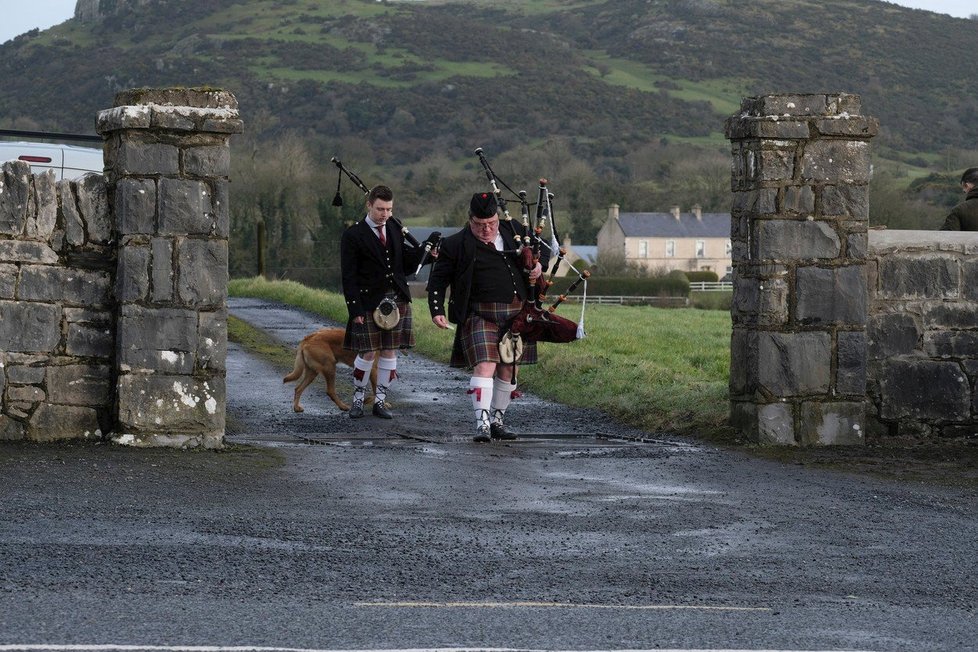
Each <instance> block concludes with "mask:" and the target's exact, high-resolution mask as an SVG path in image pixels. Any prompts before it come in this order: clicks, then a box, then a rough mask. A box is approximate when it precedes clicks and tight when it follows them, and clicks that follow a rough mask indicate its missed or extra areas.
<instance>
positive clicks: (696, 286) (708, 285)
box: [689, 281, 733, 292]
mask: <svg viewBox="0 0 978 652" xmlns="http://www.w3.org/2000/svg"><path fill="white" fill-rule="evenodd" d="M689 289H690V290H698V291H700V292H704V291H706V290H732V289H733V283H731V282H730V281H694V282H691V283H690V284H689Z"/></svg>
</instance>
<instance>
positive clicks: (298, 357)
mask: <svg viewBox="0 0 978 652" xmlns="http://www.w3.org/2000/svg"><path fill="white" fill-rule="evenodd" d="M304 367H305V363H304V362H303V361H302V347H301V346H300V347H299V350H298V351H296V352H295V367H294V368H293V369H292V372H291V373H290V374H289V375H288V376H286V377H285V378H283V379H282V382H283V383H291V382H292V381H293V380H296V379H298V378H299V376H301V375H302V369H303V368H304Z"/></svg>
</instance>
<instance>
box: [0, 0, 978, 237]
mask: <svg viewBox="0 0 978 652" xmlns="http://www.w3.org/2000/svg"><path fill="white" fill-rule="evenodd" d="M975 28H976V22H975V21H972V20H962V19H955V18H950V17H947V16H942V15H939V14H934V13H930V12H926V11H920V10H911V9H905V8H901V7H898V6H896V5H892V4H889V3H886V2H878V1H875V0H818V1H814V0H668V1H666V0H564V1H559V0H455V1H451V2H450V1H447V0H403V1H393V0H383V1H378V0H79V4H78V10H77V12H76V18H75V19H74V20H71V21H68V22H67V23H65V24H63V25H60V26H57V27H55V28H52V29H50V30H47V31H44V32H37V31H34V32H31V33H28V34H26V35H22V36H20V37H18V38H17V39H14V40H13V41H9V42H7V43H5V44H3V45H0V79H3V80H4V85H3V91H2V93H0V126H4V127H14V128H18V127H19V128H27V129H44V130H49V131H76V132H91V131H92V124H93V116H94V113H95V112H96V111H97V110H98V109H100V108H104V107H106V106H108V105H109V104H110V103H111V101H112V97H113V95H114V93H115V92H116V91H118V90H121V89H125V88H131V87H141V86H171V85H172V86H218V87H224V88H228V89H230V90H232V91H233V92H234V93H235V94H236V96H237V97H238V99H239V102H240V105H241V107H242V114H243V117H244V119H245V121H246V130H247V131H246V135H245V136H244V137H243V138H239V139H237V140H236V142H235V147H236V148H238V149H239V151H247V152H250V153H251V157H250V158H251V167H250V168H249V169H248V170H245V173H247V174H248V175H249V176H251V175H254V174H258V173H259V170H258V168H259V167H261V166H262V165H264V166H265V167H266V168H268V169H267V170H266V171H265V172H266V174H272V173H273V170H275V169H278V170H281V169H282V168H283V167H284V166H285V165H291V166H292V168H293V169H300V170H301V168H302V166H312V167H317V168H318V169H321V168H323V167H325V168H327V169H328V168H329V164H328V161H329V158H330V156H332V155H338V156H340V158H342V159H344V160H345V161H346V162H348V163H351V164H352V165H353V167H355V168H356V169H358V171H360V172H361V176H363V177H364V178H365V179H367V180H368V181H369V180H371V179H376V180H379V179H383V180H385V181H387V182H388V183H390V184H391V185H396V186H398V187H403V190H402V191H400V194H399V197H400V198H401V199H402V200H403V201H402V202H401V203H400V206H406V207H409V208H410V209H411V214H415V215H425V216H426V221H429V222H431V221H444V222H448V221H451V220H452V219H455V217H454V216H456V215H457V212H458V209H459V207H460V200H459V197H461V196H464V194H465V190H466V189H469V188H471V187H472V185H473V184H480V185H479V186H478V187H480V188H481V187H482V185H481V184H484V181H483V180H482V177H481V170H480V169H479V167H478V163H477V161H476V160H475V159H474V157H473V156H472V151H473V149H475V147H483V148H485V150H486V152H487V153H488V154H489V155H490V157H491V158H493V160H494V161H497V162H498V165H497V166H496V167H497V168H498V169H500V170H505V171H507V172H508V173H509V174H507V175H504V176H510V175H512V176H513V177H514V178H516V179H517V180H518V181H519V183H524V181H525V180H527V179H530V180H532V179H536V178H537V177H538V176H541V175H546V176H548V177H549V178H551V180H552V181H555V185H554V187H555V188H556V189H557V192H558V201H559V204H558V206H559V208H561V209H564V208H566V210H567V211H568V212H569V213H570V227H569V231H571V232H573V233H574V236H575V239H576V240H578V241H582V240H583V241H586V240H589V239H590V238H592V237H593V235H594V233H595V232H596V231H597V228H598V226H599V225H600V220H601V216H602V210H603V208H604V207H606V206H607V205H608V204H610V203H612V202H615V203H619V204H622V205H623V206H631V207H633V208H634V209H636V210H652V209H662V208H663V207H664V206H666V205H671V204H673V203H680V204H682V205H684V206H688V205H690V204H692V203H694V202H696V203H700V204H702V205H703V207H704V209H706V210H719V209H722V208H723V207H726V206H728V205H729V199H728V194H727V193H728V192H729V154H728V153H727V150H726V142H725V140H724V139H723V136H722V134H721V131H722V125H723V121H724V119H725V118H726V117H727V116H729V115H731V114H732V113H734V112H735V111H736V110H737V108H738V106H739V102H740V99H741V98H742V97H743V96H746V95H756V94H763V93H779V92H825V91H845V92H852V93H858V94H860V95H861V96H862V98H863V108H864V113H866V114H868V115H872V116H875V117H877V118H879V119H880V122H881V125H882V128H881V133H880V135H879V136H878V137H877V138H876V139H875V140H874V151H875V152H876V154H877V159H878V161H877V162H878V169H880V170H885V169H893V170H895V171H896V172H895V174H897V175H902V177H903V180H902V181H900V182H899V184H898V185H900V186H901V187H906V186H907V185H908V183H909V181H910V180H912V179H914V178H918V177H924V176H925V175H927V174H928V173H945V174H946V173H949V172H953V171H954V170H955V169H960V168H962V167H965V166H966V165H973V164H974V160H973V159H971V160H969V159H968V157H970V156H973V155H975V149H976V145H975V141H974V138H971V139H970V140H967V139H966V134H969V133H970V131H971V129H972V128H973V125H974V124H976V122H978V97H976V96H975V94H974V93H973V88H971V86H970V85H971V84H973V82H972V79H973V71H972V68H973V63H972V62H971V59H970V57H969V56H968V55H969V54H970V53H971V52H975V51H978V30H976V29H975ZM238 158H239V159H240V157H238ZM239 164H243V163H239ZM239 173H240V171H239ZM946 179H947V177H946V176H939V177H938V178H937V180H936V183H937V185H938V187H940V186H941V184H943V183H945V182H946ZM303 183H307V184H314V185H317V186H322V185H327V182H326V181H325V177H323V176H322V175H319V176H314V177H309V178H306V179H305V180H304V181H303ZM928 187H929V188H933V187H934V184H933V183H928ZM247 190H249V191H251V190H252V189H251V188H249V189H247ZM332 190H333V189H332V188H328V189H327V190H323V191H322V193H321V194H323V195H326V194H327V193H328V195H329V196H330V197H331V195H332ZM951 192H952V193H953V187H952V189H951ZM938 194H939V193H938ZM321 199H322V198H321V197H319V198H312V199H309V200H308V201H306V207H305V208H304V209H303V210H305V211H306V213H309V212H310V211H311V212H313V213H314V212H315V210H316V209H315V206H316V205H317V203H321V202H320V200H321ZM248 201H251V199H249V200H248ZM256 201H257V200H256ZM901 202H902V200H901V201H895V202H891V205H892V206H893V210H897V207H898V206H899V205H900V204H901ZM266 205H267V202H266ZM310 207H311V208H310ZM264 210H266V209H262V211H264ZM286 212H288V211H286ZM293 212H295V211H293ZM320 212H321V211H320ZM258 214H264V213H261V212H260V211H259V212H255V213H254V215H258ZM254 215H253V216H252V218H247V219H253V218H254ZM243 219H244V218H243ZM254 219H256V218H254ZM266 219H267V217H266ZM283 219H286V218H283ZM289 219H291V218H289ZM883 219H884V220H886V219H889V218H886V217H884V218H883ZM314 222H315V220H312V223H310V224H306V225H304V226H299V227H295V229H293V230H297V231H302V230H303V229H305V230H310V229H311V230H312V231H315V229H316V225H315V224H314ZM289 228H292V227H289ZM289 228H286V227H283V229H284V230H285V231H288V230H289ZM296 237H297V236H296Z"/></svg>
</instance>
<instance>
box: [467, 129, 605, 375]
mask: <svg viewBox="0 0 978 652" xmlns="http://www.w3.org/2000/svg"><path fill="white" fill-rule="evenodd" d="M475 153H476V155H477V156H478V157H479V162H480V163H481V164H482V168H483V170H485V173H486V177H487V178H488V180H489V186H490V188H491V189H492V192H493V194H494V195H495V196H496V203H497V204H498V205H499V207H500V210H501V211H502V213H503V219H506V220H512V219H513V217H512V216H511V215H510V214H509V211H508V210H507V208H506V200H505V198H504V197H503V196H502V191H501V190H500V186H503V187H505V188H506V189H507V190H508V191H509V192H511V193H512V194H513V195H515V196H516V198H517V200H518V201H519V202H520V217H521V219H522V222H523V235H522V236H520V235H517V236H516V242H515V245H516V247H517V251H518V253H519V256H520V259H521V261H522V264H523V267H524V268H525V270H526V272H527V273H529V272H530V271H531V270H533V269H534V268H535V267H536V265H537V263H539V262H540V258H541V252H542V250H543V249H544V248H546V249H547V250H548V251H549V252H550V254H551V255H552V254H554V253H555V252H556V254H557V255H556V257H555V258H554V260H553V266H552V267H551V268H550V275H549V277H548V278H546V279H544V275H543V274H541V275H540V277H539V278H536V279H531V280H530V295H529V296H528V297H527V299H526V300H525V301H524V302H523V306H522V307H521V308H520V312H519V313H518V314H517V315H516V316H515V317H514V318H513V319H512V320H511V321H510V323H509V324H508V326H507V328H506V332H505V333H504V334H503V336H502V338H501V339H500V342H499V355H500V359H501V360H502V361H503V362H504V363H507V364H510V363H512V364H516V363H518V362H519V360H520V357H521V356H522V354H523V347H524V345H525V344H526V343H527V342H555V343H561V344H563V343H567V342H573V341H574V340H578V339H581V338H583V337H584V336H585V332H584V305H585V303H586V300H587V279H588V277H590V276H591V273H590V272H589V271H587V270H584V271H579V270H578V269H577V268H576V267H574V266H573V265H572V264H571V263H570V262H569V261H568V263H567V264H568V265H569V266H570V268H571V269H572V270H573V271H574V273H576V274H577V278H576V279H575V280H574V281H573V282H572V283H571V284H570V286H569V287H568V288H567V289H566V290H565V291H564V292H563V293H562V294H560V295H559V296H558V297H557V300H556V301H554V302H553V304H552V305H550V306H549V307H544V304H545V303H546V302H547V301H548V298H547V291H548V290H549V289H550V288H551V287H552V286H553V285H554V277H555V276H556V275H557V270H558V268H559V267H560V265H561V263H562V262H564V260H565V256H566V255H567V249H566V248H565V247H561V246H559V244H558V243H559V242H560V236H559V234H558V232H557V224H556V220H555V219H554V215H555V214H554V209H553V200H554V194H553V193H552V192H550V190H549V188H548V186H549V182H548V181H547V180H546V179H540V181H539V187H538V194H537V201H536V216H535V219H534V223H533V224H532V225H531V224H530V204H529V202H528V201H527V194H526V191H522V190H521V191H520V192H518V193H516V192H513V190H512V188H510V187H509V186H508V185H506V183H504V182H503V181H502V179H500V178H499V177H498V176H497V175H496V173H495V172H494V171H493V169H492V166H490V165H489V161H488V160H487V159H486V156H485V154H484V153H483V151H482V148H481V147H480V148H478V149H476V150H475ZM547 222H549V223H550V233H551V239H550V242H546V241H545V240H544V238H543V232H544V230H545V228H546V225H547ZM582 283H583V284H584V300H583V301H582V302H581V318H580V321H579V322H577V323H575V322H573V321H571V320H570V319H567V318H566V317H561V316H560V315H557V314H555V311H556V310H557V307H558V306H560V304H561V303H563V302H564V301H566V300H567V296H568V295H569V294H571V293H572V292H574V291H575V290H576V289H577V288H578V286H580V285H581V284H582Z"/></svg>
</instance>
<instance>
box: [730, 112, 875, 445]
mask: <svg viewBox="0 0 978 652" xmlns="http://www.w3.org/2000/svg"><path fill="white" fill-rule="evenodd" d="M859 113H860V102H859V97H858V96H856V95H848V94H827V95H826V94H813V95H766V96H761V97H751V98H746V99H744V101H743V103H742V105H741V112H740V113H739V114H738V115H735V116H732V117H731V118H729V119H728V120H727V123H726V135H727V138H728V139H730V141H731V144H732V154H733V171H732V190H733V195H734V200H733V207H732V210H731V218H732V221H731V222H732V224H731V240H732V243H733V266H734V298H733V303H732V306H731V317H732V320H733V334H732V337H731V356H730V403H731V404H730V422H731V425H733V426H734V427H736V428H738V429H740V430H741V431H742V432H743V433H744V434H745V435H746V436H747V438H748V439H749V440H750V441H753V442H759V443H771V444H801V445H807V444H856V443H861V442H863V441H864V433H865V400H866V397H865V395H866V356H867V353H866V349H867V346H866V321H867V276H866V274H867V264H866V250H867V235H866V226H867V220H868V217H869V199H868V183H869V178H870V157H869V141H870V139H872V137H873V136H875V135H876V132H877V128H878V124H877V122H876V120H875V119H873V118H867V117H863V116H861V115H860V114H859Z"/></svg>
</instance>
